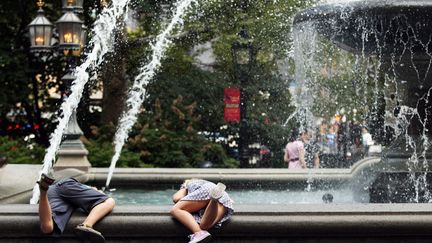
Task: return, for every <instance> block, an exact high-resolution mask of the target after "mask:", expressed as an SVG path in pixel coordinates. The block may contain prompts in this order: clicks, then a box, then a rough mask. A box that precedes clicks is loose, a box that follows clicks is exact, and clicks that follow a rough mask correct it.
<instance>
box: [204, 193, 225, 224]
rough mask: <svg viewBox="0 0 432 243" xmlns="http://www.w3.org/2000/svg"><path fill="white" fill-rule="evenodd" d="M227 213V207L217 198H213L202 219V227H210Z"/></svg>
mask: <svg viewBox="0 0 432 243" xmlns="http://www.w3.org/2000/svg"><path fill="white" fill-rule="evenodd" d="M225 213H226V208H225V207H224V206H223V205H222V204H221V203H220V202H218V201H217V200H215V199H211V200H210V202H209V204H208V205H207V208H206V210H205V211H204V215H203V217H202V219H201V224H200V227H201V229H203V230H208V229H210V228H211V227H213V226H214V225H215V224H216V223H217V222H219V221H220V220H221V219H222V218H223V216H224V215H225Z"/></svg>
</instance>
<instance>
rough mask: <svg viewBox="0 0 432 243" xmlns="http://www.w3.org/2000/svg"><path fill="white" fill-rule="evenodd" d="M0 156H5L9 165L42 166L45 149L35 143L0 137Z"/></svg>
mask: <svg viewBox="0 0 432 243" xmlns="http://www.w3.org/2000/svg"><path fill="white" fill-rule="evenodd" d="M0 155H2V156H6V157H7V161H8V163H9V164H42V161H43V157H44V155H45V148H44V147H42V146H40V145H38V144H36V143H32V144H27V143H26V142H24V141H22V140H14V139H11V138H9V137H0Z"/></svg>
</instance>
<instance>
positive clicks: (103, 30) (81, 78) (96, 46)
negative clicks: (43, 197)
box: [30, 0, 129, 204]
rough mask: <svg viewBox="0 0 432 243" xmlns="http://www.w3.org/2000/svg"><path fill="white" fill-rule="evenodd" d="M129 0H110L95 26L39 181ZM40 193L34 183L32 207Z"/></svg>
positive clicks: (109, 46) (110, 45)
mask: <svg viewBox="0 0 432 243" xmlns="http://www.w3.org/2000/svg"><path fill="white" fill-rule="evenodd" d="M128 4H129V0H116V1H112V4H111V5H110V7H108V8H105V9H104V10H103V11H102V13H101V14H100V15H99V17H98V19H97V20H96V21H95V23H94V27H93V29H92V33H93V38H92V39H91V40H90V43H89V46H92V48H91V50H89V52H88V53H87V58H86V60H85V61H84V62H83V63H82V64H81V65H80V66H78V67H77V68H76V69H75V71H74V76H75V77H77V78H76V79H75V81H74V82H73V84H72V87H71V94H70V95H69V97H67V98H66V99H65V101H64V102H63V103H62V105H61V107H60V111H61V113H62V116H61V117H60V118H59V121H58V122H59V123H58V125H57V127H56V129H55V130H54V132H53V133H52V134H51V138H50V146H49V147H48V149H47V152H46V154H45V157H44V161H43V167H42V170H41V171H40V172H39V178H40V175H41V174H42V173H45V174H47V173H48V172H49V171H50V169H51V168H52V165H53V162H54V160H55V157H56V154H57V151H58V149H59V147H60V143H61V140H62V137H63V134H64V131H65V130H66V128H67V124H68V122H69V119H70V117H71V115H72V113H73V111H74V110H76V108H77V107H78V104H79V102H80V100H81V97H82V93H83V90H84V86H85V85H86V83H87V82H88V80H89V78H90V77H89V71H91V70H92V71H95V70H96V68H97V67H98V66H99V65H101V63H102V61H103V59H104V57H105V55H106V54H107V53H108V52H110V51H112V50H113V47H114V41H115V40H114V31H115V30H116V27H117V23H118V21H119V20H120V19H121V17H123V16H125V13H126V11H127V9H128V8H127V6H128ZM39 196H40V191H39V186H38V185H37V184H36V185H35V186H34V188H33V196H32V198H31V199H30V203H31V204H36V203H37V202H38V201H39Z"/></svg>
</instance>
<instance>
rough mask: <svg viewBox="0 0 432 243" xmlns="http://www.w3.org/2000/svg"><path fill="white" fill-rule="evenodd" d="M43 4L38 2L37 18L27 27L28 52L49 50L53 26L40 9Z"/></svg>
mask: <svg viewBox="0 0 432 243" xmlns="http://www.w3.org/2000/svg"><path fill="white" fill-rule="evenodd" d="M44 5H45V3H44V2H43V1H42V0H38V2H37V6H38V7H39V10H38V15H37V17H36V18H35V19H34V20H33V21H32V22H31V23H30V24H29V25H28V28H29V34H30V44H31V46H30V50H31V51H32V52H45V51H49V50H51V37H52V34H53V24H51V22H50V21H49V20H48V19H47V18H46V17H45V15H44V11H43V9H42V7H43V6H44Z"/></svg>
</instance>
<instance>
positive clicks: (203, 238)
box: [189, 230, 211, 243]
mask: <svg viewBox="0 0 432 243" xmlns="http://www.w3.org/2000/svg"><path fill="white" fill-rule="evenodd" d="M189 239H190V240H189V243H196V242H201V243H204V242H211V234H210V233H209V232H208V231H206V230H201V231H198V232H196V233H195V234H191V235H189Z"/></svg>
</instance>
